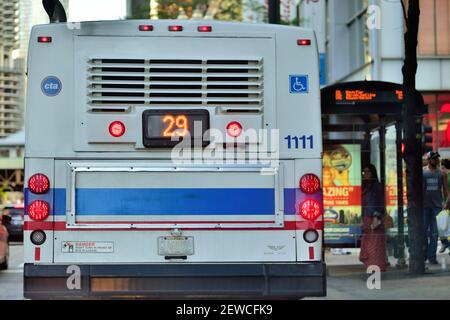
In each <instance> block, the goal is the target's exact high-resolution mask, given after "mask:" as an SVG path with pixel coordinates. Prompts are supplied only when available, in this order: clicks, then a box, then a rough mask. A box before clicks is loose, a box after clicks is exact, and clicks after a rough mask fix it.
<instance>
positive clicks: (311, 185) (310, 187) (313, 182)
mask: <svg viewBox="0 0 450 320" xmlns="http://www.w3.org/2000/svg"><path fill="white" fill-rule="evenodd" d="M299 186H300V189H301V190H302V192H303V193H306V194H313V193H316V192H317V191H319V188H320V180H319V178H318V177H317V176H316V175H315V174H312V173H308V174H305V175H304V176H303V177H302V178H301V179H300V183H299Z"/></svg>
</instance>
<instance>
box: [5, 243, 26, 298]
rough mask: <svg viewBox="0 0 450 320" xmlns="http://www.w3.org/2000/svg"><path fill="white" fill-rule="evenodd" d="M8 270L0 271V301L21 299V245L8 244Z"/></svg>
mask: <svg viewBox="0 0 450 320" xmlns="http://www.w3.org/2000/svg"><path fill="white" fill-rule="evenodd" d="M9 248H10V252H9V268H8V270H2V271H0V300H20V299H23V245H22V243H19V242H11V243H10V247H9Z"/></svg>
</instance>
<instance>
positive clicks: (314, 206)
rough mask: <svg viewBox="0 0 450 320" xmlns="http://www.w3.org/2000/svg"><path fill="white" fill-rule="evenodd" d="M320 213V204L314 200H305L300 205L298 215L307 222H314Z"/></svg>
mask: <svg viewBox="0 0 450 320" xmlns="http://www.w3.org/2000/svg"><path fill="white" fill-rule="evenodd" d="M320 211H321V210H320V203H319V201H317V200H314V199H307V200H305V201H303V203H302V204H301V205H300V215H301V216H302V217H303V218H305V219H307V220H316V219H317V218H318V217H319V216H320Z"/></svg>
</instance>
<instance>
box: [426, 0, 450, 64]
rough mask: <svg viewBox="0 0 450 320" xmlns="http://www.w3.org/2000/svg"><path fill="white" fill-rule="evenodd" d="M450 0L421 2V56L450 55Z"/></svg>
mask: <svg viewBox="0 0 450 320" xmlns="http://www.w3.org/2000/svg"><path fill="white" fill-rule="evenodd" d="M449 16H450V0H427V1H420V26H419V46H418V47H419V48H418V50H419V55H423V56H440V55H449V54H450V20H449Z"/></svg>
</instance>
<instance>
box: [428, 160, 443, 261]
mask: <svg viewBox="0 0 450 320" xmlns="http://www.w3.org/2000/svg"><path fill="white" fill-rule="evenodd" d="M439 158H440V156H439V153H437V152H430V153H428V157H427V160H428V165H427V166H426V167H424V168H423V195H424V197H423V207H424V226H425V241H426V248H425V253H424V254H425V256H424V258H425V260H428V261H429V262H430V263H431V264H437V263H438V262H437V260H436V251H437V240H438V230H437V222H436V216H437V215H438V213H439V212H440V211H441V210H442V204H443V198H442V196H444V198H445V199H447V194H448V185H447V183H448V182H447V175H446V174H444V173H443V172H442V171H441V170H440V169H439V168H438V166H439Z"/></svg>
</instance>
